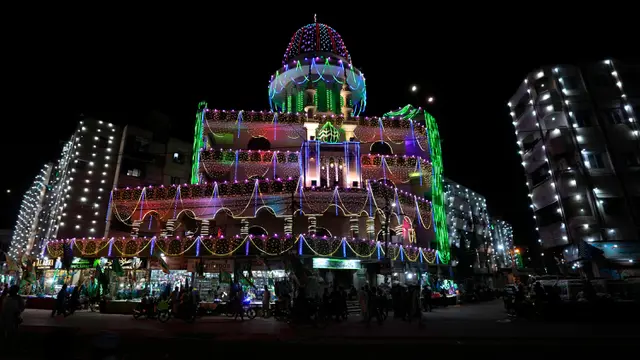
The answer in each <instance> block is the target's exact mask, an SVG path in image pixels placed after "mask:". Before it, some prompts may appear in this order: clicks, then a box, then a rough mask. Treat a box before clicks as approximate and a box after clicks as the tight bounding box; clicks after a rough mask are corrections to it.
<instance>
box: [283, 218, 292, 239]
mask: <svg viewBox="0 0 640 360" xmlns="http://www.w3.org/2000/svg"><path fill="white" fill-rule="evenodd" d="M284 234H285V235H290V234H293V216H291V215H285V216H284Z"/></svg>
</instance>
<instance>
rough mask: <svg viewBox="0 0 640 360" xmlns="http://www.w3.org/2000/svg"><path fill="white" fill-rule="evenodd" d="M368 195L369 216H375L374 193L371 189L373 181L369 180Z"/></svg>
mask: <svg viewBox="0 0 640 360" xmlns="http://www.w3.org/2000/svg"><path fill="white" fill-rule="evenodd" d="M367 197H368V198H369V199H368V201H369V217H373V216H372V215H373V194H372V191H371V183H370V182H369V180H367Z"/></svg>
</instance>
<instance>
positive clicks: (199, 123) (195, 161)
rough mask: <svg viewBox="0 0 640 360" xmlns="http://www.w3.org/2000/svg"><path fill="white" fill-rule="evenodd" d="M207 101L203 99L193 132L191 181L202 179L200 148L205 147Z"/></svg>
mask: <svg viewBox="0 0 640 360" xmlns="http://www.w3.org/2000/svg"><path fill="white" fill-rule="evenodd" d="M206 108H207V102H206V101H201V102H200V103H199V104H198V111H197V112H196V128H195V131H194V134H193V154H192V155H191V183H192V184H197V183H198V182H199V181H200V150H201V149H202V148H204V134H203V132H204V110H205V109H206Z"/></svg>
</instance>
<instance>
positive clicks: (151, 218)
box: [147, 214, 153, 230]
mask: <svg viewBox="0 0 640 360" xmlns="http://www.w3.org/2000/svg"><path fill="white" fill-rule="evenodd" d="M151 223H153V214H151V215H149V228H148V229H147V230H151Z"/></svg>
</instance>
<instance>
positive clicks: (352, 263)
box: [313, 258, 360, 270]
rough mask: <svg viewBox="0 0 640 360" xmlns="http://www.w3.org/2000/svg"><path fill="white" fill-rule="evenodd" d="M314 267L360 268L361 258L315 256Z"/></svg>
mask: <svg viewBox="0 0 640 360" xmlns="http://www.w3.org/2000/svg"><path fill="white" fill-rule="evenodd" d="M313 268H314V269H336V270H358V269H360V260H347V259H327V258H313Z"/></svg>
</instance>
